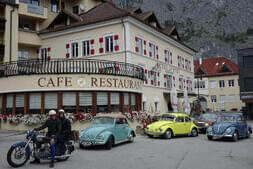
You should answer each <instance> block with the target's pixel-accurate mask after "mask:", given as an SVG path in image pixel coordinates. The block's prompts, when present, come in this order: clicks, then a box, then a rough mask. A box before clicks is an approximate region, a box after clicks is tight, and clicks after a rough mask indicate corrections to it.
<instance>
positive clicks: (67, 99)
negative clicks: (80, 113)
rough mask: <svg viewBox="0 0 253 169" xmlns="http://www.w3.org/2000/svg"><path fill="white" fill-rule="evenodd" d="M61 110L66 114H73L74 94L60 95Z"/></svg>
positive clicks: (74, 107) (74, 108) (74, 106)
mask: <svg viewBox="0 0 253 169" xmlns="http://www.w3.org/2000/svg"><path fill="white" fill-rule="evenodd" d="M62 108H63V109H64V110H65V111H66V112H67V113H75V112H76V93H74V92H64V93H63V94H62Z"/></svg>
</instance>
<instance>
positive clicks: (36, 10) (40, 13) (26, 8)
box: [18, 2, 47, 19]
mask: <svg viewBox="0 0 253 169" xmlns="http://www.w3.org/2000/svg"><path fill="white" fill-rule="evenodd" d="M18 11H19V14H21V15H25V16H30V17H33V18H38V19H47V8H44V7H43V6H38V5H34V4H28V3H24V2H20V3H19V10H18Z"/></svg>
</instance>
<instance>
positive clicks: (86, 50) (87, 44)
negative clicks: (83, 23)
mask: <svg viewBox="0 0 253 169" xmlns="http://www.w3.org/2000/svg"><path fill="white" fill-rule="evenodd" d="M89 55H90V41H89V40H85V41H83V56H89Z"/></svg>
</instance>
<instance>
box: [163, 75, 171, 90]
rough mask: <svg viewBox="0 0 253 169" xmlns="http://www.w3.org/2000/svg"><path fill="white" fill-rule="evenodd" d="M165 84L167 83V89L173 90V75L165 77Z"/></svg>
mask: <svg viewBox="0 0 253 169" xmlns="http://www.w3.org/2000/svg"><path fill="white" fill-rule="evenodd" d="M165 78H166V79H165V82H166V87H167V88H169V89H171V88H172V82H173V81H172V75H165Z"/></svg>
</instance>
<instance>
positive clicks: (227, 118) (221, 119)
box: [217, 116, 236, 122]
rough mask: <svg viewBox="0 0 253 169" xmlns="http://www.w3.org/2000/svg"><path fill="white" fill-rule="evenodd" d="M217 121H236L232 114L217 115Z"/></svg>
mask: <svg viewBox="0 0 253 169" xmlns="http://www.w3.org/2000/svg"><path fill="white" fill-rule="evenodd" d="M217 122H236V118H235V117H234V116H219V117H218V119H217Z"/></svg>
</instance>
